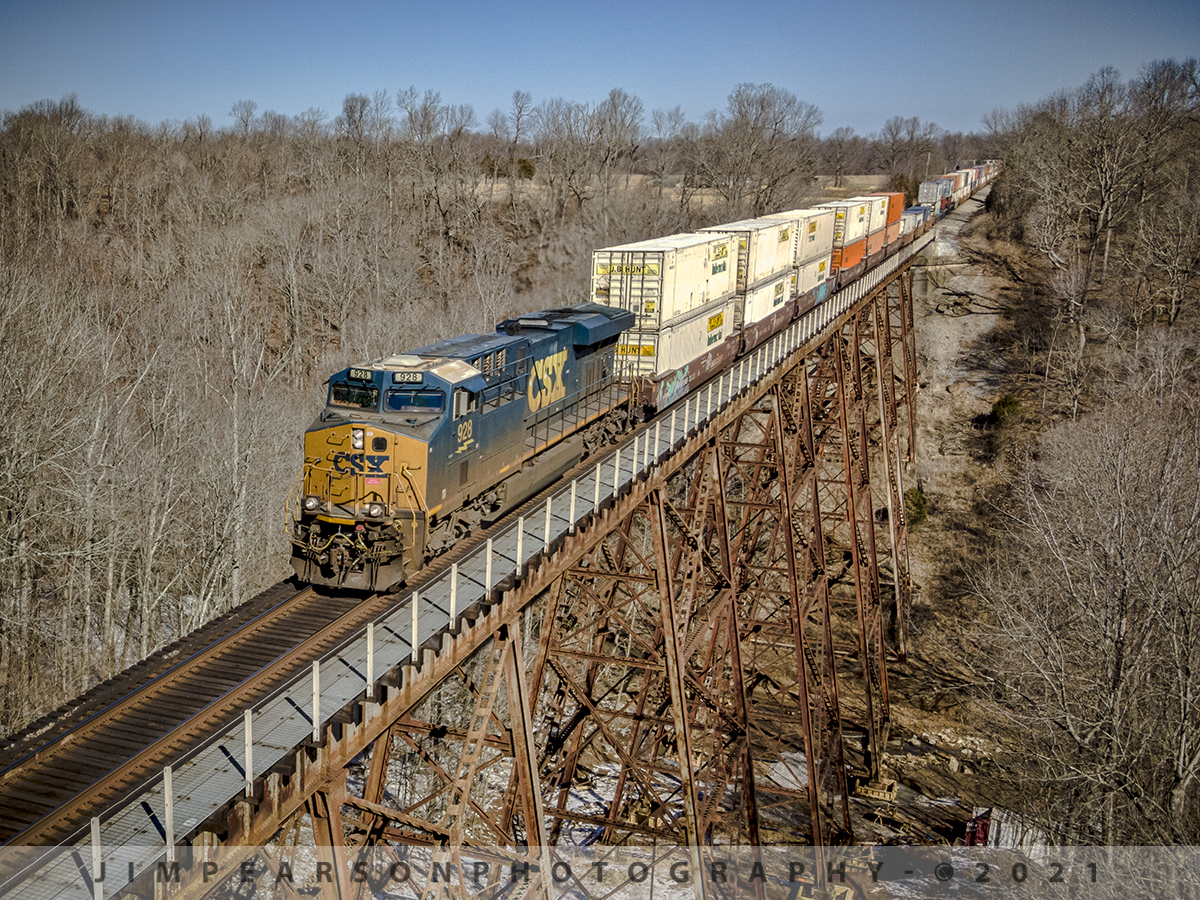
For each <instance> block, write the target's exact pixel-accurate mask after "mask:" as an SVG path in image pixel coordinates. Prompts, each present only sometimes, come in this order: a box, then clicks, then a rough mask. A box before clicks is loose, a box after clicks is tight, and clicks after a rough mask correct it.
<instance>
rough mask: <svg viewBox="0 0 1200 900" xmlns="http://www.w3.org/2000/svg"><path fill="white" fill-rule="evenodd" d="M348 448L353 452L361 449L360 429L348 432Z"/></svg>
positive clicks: (361, 434)
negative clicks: (351, 448) (350, 447)
mask: <svg viewBox="0 0 1200 900" xmlns="http://www.w3.org/2000/svg"><path fill="white" fill-rule="evenodd" d="M350 446H352V447H353V448H354V449H355V450H361V449H362V448H363V430H362V429H361V428H355V429H354V430H353V431H352V432H350Z"/></svg>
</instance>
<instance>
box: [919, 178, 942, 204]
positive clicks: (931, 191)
mask: <svg viewBox="0 0 1200 900" xmlns="http://www.w3.org/2000/svg"><path fill="white" fill-rule="evenodd" d="M941 199H942V187H941V184H940V183H938V182H936V181H922V182H921V186H920V187H918V188H917V202H919V203H927V204H929V205H930V206H936V205H937V203H938V201H939V200H941Z"/></svg>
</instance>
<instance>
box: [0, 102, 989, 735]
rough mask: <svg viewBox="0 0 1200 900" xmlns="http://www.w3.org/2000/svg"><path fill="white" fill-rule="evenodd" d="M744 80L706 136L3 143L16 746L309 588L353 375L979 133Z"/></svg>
mask: <svg viewBox="0 0 1200 900" xmlns="http://www.w3.org/2000/svg"><path fill="white" fill-rule="evenodd" d="M819 123H820V114H819V112H818V110H817V109H816V107H814V106H812V105H811V104H808V103H805V102H803V101H801V100H799V99H797V98H796V97H795V96H793V95H792V94H790V93H788V92H787V91H784V90H780V89H777V88H774V87H772V86H770V85H739V86H738V87H736V88H735V89H734V91H733V92H732V93H731V94H730V96H729V99H728V106H727V108H726V109H724V110H720V111H714V112H712V113H710V114H709V115H708V117H707V118H706V119H705V121H704V122H703V123H701V124H695V123H691V122H687V121H685V119H684V117H683V115H682V113H681V112H680V110H679V109H678V108H676V109H674V110H666V111H661V110H656V111H654V112H653V113H651V114H649V115H646V113H645V111H644V110H643V106H642V103H641V101H640V100H638V99H637V98H636V97H633V96H630V95H629V94H627V93H625V92H624V91H621V90H614V91H612V92H611V93H610V95H609V96H608V97H607V98H606V99H604V100H603V101H602V102H600V103H598V104H591V103H577V102H571V101H566V100H562V99H551V100H545V101H542V102H539V103H536V104H535V103H534V100H533V98H532V97H531V96H530V95H529V94H527V93H524V92H520V91H518V92H516V93H514V94H513V97H512V105H511V108H510V109H508V110H506V111H504V110H496V111H494V112H492V113H491V114H490V115H488V116H486V119H485V121H483V122H480V121H479V119H478V117H477V116H476V114H475V112H474V111H473V110H472V109H471V108H470V107H469V106H461V105H454V104H449V103H445V102H443V101H442V99H441V98H440V96H439V95H438V94H436V93H434V92H424V93H421V92H418V91H417V90H415V89H409V90H403V91H399V92H376V93H374V94H373V95H372V96H370V97H368V96H366V95H358V94H354V95H350V96H347V97H346V99H345V102H344V104H343V107H342V109H341V111H340V114H338V115H335V116H332V117H331V116H327V115H326V114H325V113H323V112H322V111H320V110H315V109H310V110H308V111H306V112H304V113H302V114H301V115H298V116H295V117H288V116H284V115H281V114H279V113H275V112H272V111H265V112H262V113H261V114H259V111H258V108H257V105H256V104H255V103H254V102H252V101H249V100H243V101H239V102H237V103H235V104H234V105H233V107H232V109H231V110H230V111H229V115H228V119H227V120H226V121H225V122H224V123H223V124H220V125H214V123H213V121H212V120H211V119H210V118H209V117H208V116H199V117H198V118H196V119H194V120H189V121H186V122H182V123H175V122H165V123H162V124H161V125H158V126H156V127H149V126H147V125H145V124H142V123H140V122H136V121H132V120H130V119H123V118H111V117H107V116H104V115H99V114H95V113H92V112H89V111H87V110H85V109H82V108H80V106H79V104H78V102H77V101H76V99H75V98H74V97H66V98H64V99H62V100H61V101H42V102H39V103H34V104H32V105H30V106H28V107H26V108H23V109H21V110H19V111H16V112H8V113H5V114H4V116H3V127H2V130H0V198H2V202H0V291H2V292H3V302H2V304H0V336H2V338H3V345H4V348H5V353H4V355H3V357H2V358H0V366H3V373H4V374H3V377H4V381H5V383H6V384H7V385H8V387H7V389H6V392H5V402H4V405H3V407H2V410H3V412H2V416H3V420H2V422H0V524H2V533H0V534H2V537H0V617H2V618H0V732H4V731H8V730H11V729H13V728H15V727H18V726H20V725H21V724H22V723H24V722H26V721H27V720H28V719H29V718H30V717H31V716H34V715H36V714H38V713H39V712H41V711H44V710H46V709H48V708H50V707H52V706H54V705H55V704H56V703H58V702H60V701H61V700H63V699H64V698H67V697H71V696H74V695H76V694H77V693H79V692H80V691H81V690H83V689H85V688H87V687H88V686H90V685H91V684H93V683H95V682H96V681H97V680H98V679H103V678H106V677H108V676H110V675H112V674H113V673H114V672H116V671H118V670H120V669H121V668H123V667H125V666H127V665H129V664H131V663H132V662H134V661H136V660H138V659H140V658H141V657H143V656H144V655H145V654H147V653H148V652H151V651H153V650H154V649H156V648H158V647H160V646H162V645H164V644H165V643H168V642H170V641H171V640H173V639H174V638H176V637H177V636H179V635H181V634H184V633H186V632H187V631H189V630H190V629H193V628H195V627H196V626H198V625H199V624H201V623H203V622H205V621H207V620H208V619H210V618H211V617H212V616H214V615H215V614H218V613H220V612H221V611H223V610H226V609H228V608H229V607H230V606H231V605H233V604H235V603H237V602H239V601H240V600H243V599H245V598H246V597H248V596H250V595H252V594H253V593H254V592H256V591H258V590H259V589H261V588H262V587H264V586H266V585H268V584H271V583H273V582H274V581H276V580H278V579H279V578H281V577H284V576H285V575H286V574H287V572H288V570H287V567H286V559H287V549H286V541H285V538H284V531H283V525H284V502H285V498H286V496H287V493H288V490H289V488H290V487H291V485H292V482H293V479H294V478H295V477H296V474H297V472H298V471H299V464H300V448H301V442H300V436H301V433H302V431H303V429H304V427H305V426H306V425H307V424H308V422H309V421H311V418H312V416H313V415H314V414H315V411H316V409H317V407H318V405H319V404H320V402H321V398H322V396H323V394H322V388H321V384H322V381H323V380H324V378H325V377H326V376H327V375H328V374H329V373H330V372H331V371H334V370H336V369H337V368H340V367H342V366H345V365H347V364H349V363H350V362H351V361H354V360H362V359H365V358H369V357H373V356H377V355H380V354H383V353H386V352H394V351H397V350H401V349H406V348H411V347H416V346H420V345H422V344H425V343H429V342H431V341H434V340H437V339H440V338H442V337H446V336H450V335H453V334H458V333H464V332H472V331H490V330H491V328H492V327H493V326H494V323H495V322H496V321H497V320H498V319H500V318H501V317H504V316H506V315H509V314H512V313H514V312H518V311H524V310H529V309H535V308H542V307H545V306H550V305H556V304H561V303H568V302H576V301H580V300H582V299H585V298H586V291H587V269H588V259H589V254H590V252H591V250H592V249H593V248H595V247H600V246H605V245H609V244H613V243H618V242H624V241H627V240H638V239H642V238H647V237H652V236H656V235H663V234H669V233H671V232H675V231H681V230H689V229H692V228H694V227H698V226H701V225H707V224H712V223H714V222H717V221H731V220H734V219H737V218H740V217H743V216H745V215H752V214H760V213H763V212H764V211H770V210H775V209H783V208H787V207H789V206H795V205H800V204H802V203H804V202H807V201H809V200H811V199H813V198H815V197H816V196H818V193H817V191H816V188H815V186H814V176H815V175H816V173H817V172H818V171H819V170H827V171H829V172H830V173H832V174H833V175H834V176H835V180H840V178H841V177H842V176H844V175H845V174H849V173H854V172H864V171H875V172H882V173H884V174H886V175H889V176H894V178H895V179H896V180H897V183H900V184H902V185H904V186H912V185H915V183H916V182H917V181H919V180H920V179H921V177H923V176H924V172H925V170H926V169H927V168H928V167H929V166H930V165H932V169H930V171H934V172H938V171H941V169H940V168H939V167H942V166H945V165H946V158H945V153H947V152H949V153H951V154H954V153H959V152H961V153H964V154H969V155H976V154H977V153H978V147H977V145H978V138H977V137H975V136H968V137H964V136H962V135H942V134H941V132H940V131H939V130H938V129H937V128H936V126H932V125H928V124H923V123H921V122H919V121H918V120H916V119H904V118H902V117H896V118H894V119H893V120H890V121H889V122H888V123H886V126H885V127H884V128H883V129H882V130H881V132H880V133H879V134H878V135H873V136H871V137H870V138H864V137H858V136H855V135H854V134H853V133H852V132H849V131H848V130H847V129H839V130H838V131H836V132H835V133H834V135H833V136H832V137H830V138H828V139H826V140H825V141H820V140H818V138H817V137H816V128H817V126H818V124H819Z"/></svg>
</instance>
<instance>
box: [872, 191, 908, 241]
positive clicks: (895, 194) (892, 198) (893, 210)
mask: <svg viewBox="0 0 1200 900" xmlns="http://www.w3.org/2000/svg"><path fill="white" fill-rule="evenodd" d="M871 196H872V197H887V198H888V210H887V223H888V224H889V225H891V224H892V223H893V222H899V221H900V214H901V213H902V212H904V192H903V191H876V192H875V193H873V194H872V195H871ZM888 243H889V244H890V243H891V239H890V238H889V239H888Z"/></svg>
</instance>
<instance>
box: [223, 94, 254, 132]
mask: <svg viewBox="0 0 1200 900" xmlns="http://www.w3.org/2000/svg"><path fill="white" fill-rule="evenodd" d="M257 110H258V104H257V103H256V102H255V101H253V100H238V101H237V102H236V103H234V104H233V106H231V107H230V108H229V115H230V116H232V117H233V120H234V121H235V122H237V124H238V128H239V129H241V132H242V137H250V128H251V126H252V125H253V124H254V113H255V112H256V111H257Z"/></svg>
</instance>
